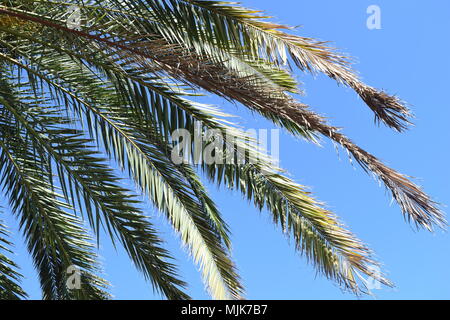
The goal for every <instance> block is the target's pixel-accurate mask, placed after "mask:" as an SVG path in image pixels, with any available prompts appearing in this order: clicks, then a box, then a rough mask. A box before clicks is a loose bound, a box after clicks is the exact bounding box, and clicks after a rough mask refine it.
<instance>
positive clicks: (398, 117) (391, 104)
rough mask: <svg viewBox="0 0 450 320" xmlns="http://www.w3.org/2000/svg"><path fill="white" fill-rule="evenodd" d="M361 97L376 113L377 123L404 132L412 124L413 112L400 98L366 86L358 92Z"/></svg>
mask: <svg viewBox="0 0 450 320" xmlns="http://www.w3.org/2000/svg"><path fill="white" fill-rule="evenodd" d="M357 91H358V93H359V96H360V97H361V99H363V101H364V102H365V103H366V104H367V105H368V106H369V107H370V109H371V110H372V111H373V112H374V113H375V122H376V123H380V122H383V123H384V124H385V125H387V126H388V127H389V128H392V129H394V130H396V131H398V132H402V131H404V130H406V129H407V128H408V126H409V125H411V124H412V122H411V121H410V118H411V117H412V114H411V111H410V110H409V109H408V108H407V107H406V106H405V103H404V102H403V101H401V100H400V99H399V98H398V97H396V96H392V95H389V94H387V93H386V92H384V91H379V90H376V89H374V88H372V87H369V86H364V87H363V88H361V89H358V90H357Z"/></svg>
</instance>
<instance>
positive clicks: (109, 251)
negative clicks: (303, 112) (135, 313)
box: [7, 0, 450, 299]
mask: <svg viewBox="0 0 450 320" xmlns="http://www.w3.org/2000/svg"><path fill="white" fill-rule="evenodd" d="M243 3H244V4H245V5H246V6H248V7H252V8H257V9H262V10H266V11H267V12H268V13H270V14H271V15H273V16H275V17H276V18H275V19H274V20H275V21H276V22H281V23H285V24H288V25H292V26H295V25H302V27H301V29H299V30H298V31H297V32H298V33H299V34H301V35H305V36H311V37H316V38H319V39H321V40H332V41H333V44H334V45H335V46H337V47H339V48H340V49H342V51H344V52H346V53H349V54H351V55H352V56H353V57H355V58H356V61H357V63H356V65H355V68H356V69H357V70H358V71H359V72H360V73H361V75H362V77H363V79H364V80H365V81H366V82H367V83H368V84H369V85H372V86H375V87H377V88H382V89H386V90H387V91H388V92H390V93H393V94H397V95H399V96H400V97H401V98H402V99H404V100H406V101H408V102H409V103H410V104H411V108H412V109H413V111H414V113H415V115H416V119H415V127H414V128H412V129H411V130H410V131H408V132H406V133H404V134H397V133H395V132H393V131H392V130H389V129H387V128H385V127H376V126H374V124H373V115H372V113H371V111H370V110H369V109H368V108H367V107H366V106H365V105H364V103H363V102H362V101H361V100H360V99H359V98H358V97H357V96H356V94H355V93H353V92H352V91H351V90H349V89H346V88H342V87H338V86H337V85H336V84H335V82H333V81H332V80H329V79H327V78H326V77H324V76H318V77H311V76H308V75H304V74H301V73H300V72H297V75H298V79H299V80H300V81H301V82H303V84H304V89H305V90H306V92H307V94H306V96H305V97H303V98H302V101H303V102H305V103H307V104H309V105H311V106H312V107H313V109H314V110H316V111H318V112H319V113H321V114H324V115H327V116H328V117H329V119H330V122H331V123H332V124H333V125H335V126H340V127H344V128H345V129H344V132H345V133H346V134H347V135H348V136H350V138H352V139H354V140H355V142H357V143H358V144H360V145H361V146H362V147H364V148H366V149H367V150H368V151H370V152H372V153H373V154H375V155H376V156H378V157H379V158H381V159H382V160H384V161H385V162H386V163H387V164H388V165H390V166H392V167H393V168H396V169H398V170H399V171H401V172H403V173H407V174H409V175H411V176H414V177H417V178H416V179H417V181H418V182H419V183H420V184H422V185H423V187H424V188H425V190H426V191H427V192H428V193H429V194H431V195H432V196H433V197H434V199H435V200H437V201H438V202H441V203H443V204H444V205H445V204H447V205H448V204H449V203H450V201H449V200H450V169H449V165H448V164H449V157H450V148H449V138H450V133H449V132H450V131H449V126H448V121H449V119H450V108H449V98H448V92H449V89H448V86H449V83H450V82H449V79H448V77H449V75H450V61H449V51H450V42H449V41H448V36H449V31H450V2H449V1H448V0H434V1H423V0H420V1H406V0H397V1H387V0H374V1H366V0H347V1H333V0H327V1H325V0H322V1H302V0H283V1H269V0H258V1H257V0H244V1H243ZM372 4H376V5H378V6H380V7H381V10H382V30H369V29H367V27H366V20H367V18H368V14H367V13H366V9H367V7H368V6H369V5H372ZM208 101H209V102H210V103H213V104H216V105H218V106H220V107H222V108H223V109H225V110H226V111H228V112H230V113H234V114H238V115H240V116H241V119H240V120H239V123H240V124H241V125H243V126H245V127H247V128H272V126H271V124H269V123H268V122H267V121H265V120H263V119H262V118H260V117H254V116H253V115H251V114H250V113H249V112H248V111H246V110H245V109H243V108H242V107H241V106H235V105H231V104H229V103H226V102H224V101H222V100H220V99H218V98H215V97H212V98H210V99H208ZM280 158H281V166H282V167H284V168H286V169H287V170H288V171H289V172H290V173H291V175H292V177H294V178H295V180H296V181H298V182H300V183H301V184H304V185H307V186H310V187H311V190H312V191H313V193H314V195H315V196H316V197H317V198H319V199H320V200H322V201H324V202H326V203H327V205H328V208H330V209H331V210H333V211H334V212H336V213H337V214H338V215H339V216H340V217H342V220H343V221H344V222H345V223H346V224H347V225H348V226H349V227H350V229H351V230H352V231H353V232H354V233H356V234H357V235H358V236H359V237H360V238H361V239H363V240H364V241H365V242H366V243H368V244H369V246H370V247H371V248H372V249H373V250H374V251H375V253H376V256H377V257H378V259H379V260H380V261H381V262H382V263H383V265H384V270H385V271H386V272H387V273H388V275H389V277H390V279H391V280H392V281H393V282H394V283H395V284H396V287H395V288H394V289H389V288H383V289H381V290H376V291H375V294H376V295H377V298H379V299H450V236H449V234H448V233H445V232H442V231H439V230H438V231H437V232H436V233H435V234H430V233H427V232H425V231H419V232H417V231H415V229H414V228H412V227H411V226H409V225H408V224H407V223H405V221H404V219H403V217H402V215H401V212H400V210H399V208H398V206H397V205H396V204H391V205H390V202H391V201H390V200H391V199H390V197H389V195H388V194H387V193H386V192H385V190H384V189H383V188H382V187H380V186H379V185H378V183H377V182H375V181H374V180H373V179H372V178H371V177H369V176H368V175H366V174H365V173H364V172H363V171H362V170H361V169H360V168H358V167H355V168H353V167H352V165H351V164H350V163H349V162H348V161H347V158H346V153H345V152H344V151H342V150H341V152H340V158H341V160H339V158H338V157H337V154H336V151H335V150H334V147H333V145H332V144H331V143H328V142H324V144H323V147H317V146H314V145H311V144H309V143H307V142H304V141H301V140H298V139H294V138H292V137H291V136H289V135H288V134H284V133H283V134H282V135H281V146H280ZM209 189H210V191H211V194H212V196H213V197H214V199H215V200H216V202H217V204H218V206H219V207H220V209H221V211H222V212H223V215H224V216H225V218H226V219H227V221H228V222H229V224H230V225H231V228H232V232H233V237H232V240H233V242H234V249H233V255H234V259H235V261H236V263H237V265H238V267H239V270H240V273H241V275H242V278H243V280H244V284H245V286H246V289H247V298H249V299H355V297H354V296H353V295H351V294H348V293H343V292H342V291H341V290H340V289H339V288H338V287H337V286H335V285H334V284H333V283H332V282H330V281H328V280H326V279H324V278H322V277H320V276H317V275H316V273H315V271H314V269H313V268H312V266H310V265H308V264H307V263H306V262H305V260H304V259H302V257H301V256H300V255H299V254H298V253H296V252H295V250H294V248H293V246H291V245H289V243H288V241H286V239H285V237H284V236H283V235H282V234H281V232H280V230H279V229H278V228H276V227H274V226H273V224H272V223H271V221H270V218H269V215H268V214H267V213H266V212H262V213H259V212H258V211H257V210H256V209H254V208H252V206H251V205H250V204H248V203H247V201H246V200H243V199H242V197H241V195H240V194H237V193H232V192H229V191H227V190H224V189H217V188H216V187H215V186H209ZM444 210H446V211H447V212H448V208H444ZM148 213H149V214H150V215H152V216H155V219H154V222H155V223H157V224H158V225H160V226H161V231H162V233H163V236H164V238H165V240H167V247H168V248H169V249H170V250H172V252H173V254H174V255H175V256H176V257H177V260H178V263H179V266H180V272H181V274H182V277H183V279H185V280H187V281H188V282H189V283H190V287H189V293H190V294H191V295H192V296H193V297H194V298H197V299H208V296H207V294H206V293H205V291H204V288H203V284H202V282H201V280H200V276H199V273H198V272H197V270H196V267H194V266H193V264H192V263H191V261H190V260H189V257H188V256H187V254H186V253H185V252H184V251H183V250H181V249H179V242H178V240H177V239H176V237H175V236H174V234H173V232H172V231H171V229H170V228H169V227H168V226H167V224H166V223H165V222H164V221H163V218H162V217H160V216H158V214H157V213H156V212H154V211H153V209H148ZM7 222H8V224H9V225H10V226H11V225H12V226H13V227H17V225H16V223H14V222H13V220H12V219H11V218H10V217H9V218H8V217H7ZM13 231H14V234H15V235H16V238H17V239H18V238H19V235H18V232H17V229H14V228H13ZM104 240H105V241H103V242H102V246H101V248H100V255H101V256H102V260H103V263H104V268H105V275H106V277H107V279H108V280H109V281H110V282H111V283H112V284H113V288H112V293H113V294H114V296H115V297H116V298H118V299H159V298H160V297H159V295H157V294H156V295H155V294H153V291H152V289H151V286H150V284H148V283H145V282H144V280H143V278H142V277H141V276H140V275H139V274H138V273H137V272H136V271H135V269H134V267H133V266H132V264H131V262H130V261H129V260H128V258H127V256H126V254H125V253H124V252H123V251H122V250H119V251H117V252H116V251H115V250H114V249H113V248H112V247H111V246H110V244H109V243H108V241H106V240H107V239H106V238H104ZM14 259H15V261H16V262H17V263H19V264H20V265H21V266H22V269H23V273H24V274H25V275H26V276H27V278H26V279H25V280H24V287H25V288H26V289H27V291H28V292H29V293H30V296H31V298H34V299H38V298H40V292H39V284H38V282H37V280H36V279H37V277H36V273H35V272H34V270H33V267H32V264H31V261H30V259H29V257H28V254H27V252H26V249H25V247H24V245H23V244H22V243H21V242H20V241H16V256H15V257H14ZM369 299H371V298H369Z"/></svg>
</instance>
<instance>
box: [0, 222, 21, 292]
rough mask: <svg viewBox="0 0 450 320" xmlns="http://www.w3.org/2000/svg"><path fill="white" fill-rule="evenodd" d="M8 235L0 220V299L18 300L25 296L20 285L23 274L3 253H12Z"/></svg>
mask: <svg viewBox="0 0 450 320" xmlns="http://www.w3.org/2000/svg"><path fill="white" fill-rule="evenodd" d="M9 236H10V234H9V232H8V229H7V228H6V226H5V225H4V224H3V221H2V220H0V300H20V299H24V298H27V294H26V292H25V291H24V290H23V289H22V288H21V286H20V282H21V280H22V278H23V276H22V274H20V273H19V270H18V269H19V267H18V266H17V264H16V263H14V261H12V260H11V259H9V258H8V257H7V256H6V255H5V254H8V255H9V254H12V253H13V252H12V251H11V247H12V245H13V244H12V243H11V242H10V241H9V240H8V238H9Z"/></svg>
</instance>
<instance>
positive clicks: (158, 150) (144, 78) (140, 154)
mask: <svg viewBox="0 0 450 320" xmlns="http://www.w3.org/2000/svg"><path fill="white" fill-rule="evenodd" d="M77 15H79V16H80V17H81V19H79V20H78V18H77ZM288 30H289V28H288V27H286V26H283V25H278V24H274V23H271V22H269V21H268V20H267V17H264V16H262V15H261V14H260V12H258V11H254V10H249V9H246V8H243V7H241V6H239V5H237V4H235V3H227V2H223V1H205V0H102V1H101V0H85V1H81V0H65V1H59V0H2V1H0V68H1V74H0V135H1V137H0V176H1V185H2V188H3V190H4V195H5V199H6V198H7V199H8V203H5V204H4V207H3V209H2V210H3V211H10V212H11V213H12V214H13V215H14V216H15V217H16V218H17V220H18V222H19V225H20V230H21V232H22V233H23V236H24V239H25V240H26V243H27V247H28V250H29V253H30V255H31V256H32V259H33V262H34V266H35V268H36V270H37V272H38V275H39V281H40V284H41V288H42V294H43V298H44V299H106V298H109V297H110V295H109V294H108V286H109V284H108V282H107V281H106V280H104V279H103V278H102V277H101V269H100V266H99V264H98V262H97V257H96V253H95V251H96V250H95V248H96V244H98V243H99V242H100V241H101V240H102V239H100V238H101V237H100V235H101V234H103V232H106V234H107V235H108V237H109V238H110V239H111V240H112V241H113V242H114V243H116V242H118V243H120V244H121V245H122V246H123V247H124V248H125V250H126V252H127V253H128V255H129V258H130V259H131V260H132V261H133V263H134V264H135V265H136V267H137V269H138V270H139V271H140V272H142V274H143V275H144V276H145V278H147V279H148V280H149V281H150V282H151V284H152V285H153V287H154V289H155V290H156V291H158V292H159V293H161V294H162V295H163V296H165V297H166V298H168V299H188V298H189V296H188V295H187V294H186V293H185V287H186V284H185V282H183V281H182V280H181V279H180V278H179V276H178V274H177V268H176V265H175V263H174V259H173V258H172V257H171V255H170V253H169V252H168V251H167V250H166V249H164V247H163V242H162V240H161V239H160V237H159V235H158V232H157V230H156V228H155V226H154V224H153V222H152V221H151V218H150V217H149V216H148V214H147V212H143V211H142V209H140V208H141V207H142V206H140V201H139V200H138V199H139V198H138V196H139V195H141V194H143V195H145V196H146V197H147V198H148V199H149V201H150V202H151V203H152V204H153V206H154V207H155V208H156V209H157V210H159V211H160V212H161V213H162V214H163V216H165V217H166V218H167V220H168V221H169V222H170V224H171V225H172V226H173V229H174V230H175V231H176V232H177V234H178V235H179V238H180V240H181V243H182V245H183V246H185V247H186V248H188V250H189V252H190V254H191V255H192V258H193V260H194V262H195V263H196V264H197V265H198V266H199V268H200V270H201V276H202V278H203V280H204V282H205V286H206V288H207V290H208V292H209V293H210V294H211V296H212V297H213V298H215V299H228V298H233V299H239V298H243V297H245V295H244V288H243V286H242V285H241V283H240V278H239V275H238V272H237V269H236V267H235V265H234V263H233V261H232V259H231V257H230V247H231V243H230V237H229V232H230V231H229V227H228V226H227V224H226V222H225V221H224V219H223V217H222V215H221V213H220V212H219V211H218V209H217V207H216V205H215V204H214V202H213V200H212V199H211V198H210V197H209V195H208V193H207V191H206V189H205V187H204V186H203V184H202V182H201V180H200V178H199V176H198V174H199V173H203V174H204V175H205V176H206V177H207V178H208V179H209V180H210V181H212V182H214V183H216V184H218V185H221V184H223V185H224V186H225V187H227V188H230V189H235V190H237V191H240V192H241V193H242V195H243V196H244V197H245V198H247V199H248V200H249V201H251V202H253V203H254V204H255V206H256V207H258V208H259V209H260V210H264V211H267V212H268V213H269V214H270V215H271V216H272V218H273V220H274V223H275V224H277V225H279V226H280V228H281V230H282V231H283V232H284V233H285V234H287V235H289V236H290V237H291V238H292V239H293V240H294V242H295V247H296V249H297V250H298V251H300V252H301V253H302V254H303V255H304V257H305V258H306V259H307V260H308V261H310V262H311V264H312V265H313V266H314V267H315V268H316V269H317V271H318V272H319V273H321V274H323V275H324V276H326V277H327V278H329V279H331V280H334V281H335V282H336V283H337V284H339V285H340V286H341V287H342V288H344V289H347V290H350V291H352V292H354V293H356V294H359V293H363V292H367V288H365V287H364V281H362V280H361V279H362V277H367V276H369V277H373V278H375V279H376V280H377V281H379V282H381V283H383V284H385V285H388V286H390V285H392V284H391V282H390V281H389V280H388V279H386V277H385V276H383V275H379V274H378V273H375V272H374V271H373V270H374V266H377V265H378V263H377V262H376V261H375V260H374V259H373V258H372V253H371V251H370V250H369V249H368V248H367V246H366V245H365V244H364V243H362V242H361V241H360V240H359V239H357V238H356V237H355V236H354V235H353V234H352V233H351V232H350V231H348V230H347V229H346V227H345V226H344V225H343V224H342V223H341V222H340V220H339V219H338V218H337V217H336V216H335V214H333V213H332V212H330V211H328V210H327V209H325V208H324V206H323V205H322V203H320V202H318V201H317V200H315V199H314V198H313V197H312V196H311V195H310V194H309V193H308V191H307V189H306V188H305V187H304V186H301V185H299V184H297V183H295V182H294V181H292V180H291V179H289V178H287V177H286V176H285V175H284V173H283V172H284V171H283V170H282V169H280V168H277V167H275V166H274V165H273V163H272V161H271V159H268V158H266V157H263V156H261V154H260V152H259V151H258V150H256V149H255V146H254V143H253V142H252V141H251V139H250V138H249V137H248V136H247V135H246V134H245V133H244V132H243V131H241V129H238V128H237V127H236V126H235V125H234V124H233V123H232V122H230V121H229V119H228V118H229V117H228V115H226V114H224V113H222V112H221V111H220V110H218V109H217V108H215V107H211V106H205V105H202V104H199V103H196V102H195V101H193V100H194V98H193V97H194V96H195V95H197V93H198V90H199V89H202V90H204V91H207V92H209V93H212V94H216V95H219V96H221V97H223V98H225V99H228V100H230V101H233V102H237V103H240V104H242V105H243V106H245V107H247V108H249V109H251V110H252V111H255V112H257V113H259V114H261V115H262V116H263V117H266V118H268V119H270V120H271V121H273V122H274V123H275V124H276V125H278V126H280V127H282V128H284V129H286V130H287V131H288V132H290V133H291V134H293V135H294V136H298V137H302V138H304V139H306V140H308V141H311V142H317V141H318V139H320V138H327V139H331V140H332V141H334V142H335V143H337V144H339V145H340V146H342V148H344V149H345V150H347V151H348V153H349V155H350V157H352V158H353V159H355V160H356V162H357V163H358V164H359V165H360V166H361V167H362V168H363V169H364V170H365V171H366V172H367V173H369V174H373V175H374V176H376V177H377V179H379V180H380V181H381V182H382V183H384V185H385V186H386V188H387V190H388V191H389V192H390V193H391V194H392V196H393V198H394V199H395V200H396V201H397V203H398V204H399V206H400V209H401V211H402V212H403V214H404V215H405V217H406V218H407V219H408V220H410V221H411V222H412V223H414V224H415V225H417V227H423V228H426V229H429V230H432V229H433V228H434V227H436V226H439V227H443V226H445V219H444V216H443V214H442V212H441V211H440V210H439V208H438V206H437V204H436V203H435V202H433V200H431V199H430V197H429V196H427V195H426V194H425V193H424V192H423V191H422V190H421V189H420V188H419V187H418V186H416V185H415V184H414V183H413V182H411V181H410V180H408V178H407V176H405V175H403V174H400V173H398V172H396V171H395V170H393V169H391V168H389V167H387V166H386V165H384V164H383V163H382V162H381V161H380V160H378V159H377V158H376V157H374V156H373V155H371V154H370V153H368V152H366V151H364V150H363V149H361V148H360V147H358V146H357V145H356V144H354V143H353V142H352V141H351V140H350V139H349V138H347V137H346V136H345V135H344V134H343V133H341V132H340V131H339V130H338V129H337V128H336V127H333V126H331V125H330V124H328V123H327V122H326V120H325V119H324V118H322V117H321V116H319V115H318V114H317V113H315V112H314V111H312V109H311V108H310V107H308V106H307V105H305V104H302V103H301V102H299V101H297V100H296V99H295V98H294V96H293V94H295V93H297V92H298V84H297V83H296V81H295V80H294V79H293V77H292V70H293V69H294V68H295V67H298V68H299V69H300V70H302V71H306V72H311V73H317V72H320V73H324V74H326V75H328V76H329V77H330V78H332V79H335V80H336V81H337V82H338V83H339V84H341V85H344V86H347V87H350V88H352V89H353V90H354V91H356V93H357V94H358V95H359V96H360V97H361V98H362V100H363V101H364V102H365V103H366V104H367V105H368V106H369V107H370V109H371V110H372V111H373V112H374V114H375V117H376V120H377V121H378V122H381V123H384V124H385V125H387V126H389V127H391V128H393V129H395V130H397V131H403V130H405V129H406V128H407V127H408V125H409V124H410V118H411V115H410V111H409V110H408V109H407V108H406V107H405V105H404V104H403V103H402V102H401V101H400V100H399V99H398V98H397V97H394V96H391V95H388V94H387V93H385V92H383V91H379V90H376V89H374V88H372V87H370V86H368V85H366V84H364V83H363V82H362V81H361V80H360V79H359V77H358V76H357V75H356V74H355V72H354V71H352V69H351V66H350V63H349V59H348V58H347V57H346V56H344V55H341V54H340V53H338V52H337V51H336V50H335V49H333V48H331V47H328V46H327V45H326V44H325V43H323V42H320V41H317V40H314V39H310V38H306V37H301V36H296V35H292V34H290V33H288ZM199 126H200V129H201V130H207V129H210V130H211V129H213V130H216V131H218V132H220V133H223V136H224V137H225V138H224V139H222V140H221V142H220V148H216V149H215V156H216V157H217V156H218V157H219V158H223V159H225V158H226V157H232V158H233V159H234V158H238V157H240V158H243V160H244V161H243V162H242V163H239V164H237V163H235V164H226V162H224V163H212V164H208V163H203V164H201V165H194V164H193V161H190V162H189V163H185V162H182V163H177V162H175V161H174V159H173V157H171V154H172V152H173V150H174V146H175V145H174V143H175V142H174V140H173V139H172V136H171V133H172V132H174V131H175V130H177V129H184V130H187V132H189V133H191V134H195V132H196V130H197V129H198V127H199ZM211 139H213V138H211ZM209 143H211V140H208V139H206V141H204V142H203V145H202V147H206V146H207V145H208V144H209ZM192 147H194V146H193V145H192ZM192 157H193V156H192ZM121 172H122V173H121ZM128 178H129V179H131V180H133V181H134V182H135V184H136V190H128V188H126V187H124V185H125V183H124V182H125V181H126V179H128ZM124 179H125V180H124ZM0 242H1V244H0V250H2V251H0V298H3V299H15V298H18V299H20V298H26V296H27V295H26V293H25V292H24V290H23V289H22V288H21V287H20V279H21V274H20V273H19V270H18V266H17V265H16V264H15V263H14V262H13V261H12V260H10V258H7V256H9V254H8V252H9V251H8V250H11V248H10V245H11V242H10V240H8V232H7V227H6V226H4V225H3V223H1V224H0ZM2 252H3V253H2ZM71 266H75V267H76V268H79V270H81V277H82V279H81V284H82V285H81V288H80V289H77V290H71V289H69V288H68V286H67V285H66V281H67V277H68V276H67V272H66V271H67V269H68V268H69V267H71Z"/></svg>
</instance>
